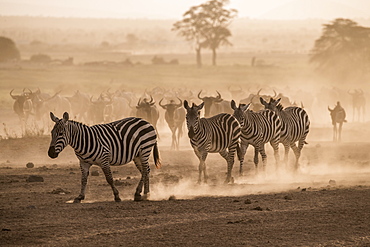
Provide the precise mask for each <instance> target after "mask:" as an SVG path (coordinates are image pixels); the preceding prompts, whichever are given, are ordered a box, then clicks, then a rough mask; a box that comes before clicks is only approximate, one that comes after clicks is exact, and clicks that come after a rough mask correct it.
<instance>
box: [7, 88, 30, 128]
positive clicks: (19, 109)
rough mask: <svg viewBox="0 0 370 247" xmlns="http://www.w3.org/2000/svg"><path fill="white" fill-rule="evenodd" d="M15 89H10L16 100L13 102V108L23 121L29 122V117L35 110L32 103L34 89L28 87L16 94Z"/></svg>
mask: <svg viewBox="0 0 370 247" xmlns="http://www.w3.org/2000/svg"><path fill="white" fill-rule="evenodd" d="M13 91H14V89H12V90H11V91H10V96H11V97H12V98H13V99H14V100H15V101H14V104H13V110H14V112H15V113H16V114H17V115H18V117H19V119H20V120H21V122H24V123H25V122H27V119H28V117H29V116H30V114H32V113H33V112H32V111H33V105H32V100H31V96H32V91H31V90H29V89H28V91H27V90H26V89H23V92H22V94H18V95H15V94H13Z"/></svg>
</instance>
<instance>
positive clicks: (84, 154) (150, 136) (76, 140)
mask: <svg viewBox="0 0 370 247" xmlns="http://www.w3.org/2000/svg"><path fill="white" fill-rule="evenodd" d="M50 117H51V120H53V121H54V122H55V125H54V128H53V129H52V131H51V137H52V139H51V143H50V147H49V152H48V155H49V157H50V158H53V159H54V158H57V157H58V155H59V153H60V152H62V150H63V149H64V148H65V147H66V146H67V145H70V146H71V147H72V148H73V149H74V151H75V154H76V156H77V158H78V159H79V160H80V168H81V172H82V176H81V193H80V194H79V196H78V197H76V198H75V199H74V202H75V203H79V202H81V200H84V199H85V189H86V184H87V178H88V175H89V169H90V167H91V166H92V165H98V166H100V167H101V169H102V170H103V172H104V175H105V178H106V180H107V182H108V184H109V185H110V186H111V187H112V190H113V194H114V200H115V201H116V202H119V201H121V199H120V197H119V192H118V190H117V189H116V187H115V186H114V181H113V177H112V173H111V170H110V166H111V165H112V166H116V165H123V164H126V163H128V162H130V161H132V160H133V161H134V163H135V165H136V167H137V168H138V169H139V171H140V172H141V180H140V182H139V184H138V186H137V188H136V193H135V197H134V199H135V201H140V200H142V199H143V200H146V199H148V193H149V172H150V168H149V162H148V160H149V155H150V153H151V151H152V149H153V154H154V163H155V166H156V167H157V168H160V166H161V163H160V159H159V152H158V147H157V135H156V131H155V129H154V127H153V126H152V125H151V124H150V123H148V122H147V121H145V120H143V119H140V118H135V117H129V118H125V119H122V120H118V121H115V122H112V123H107V124H98V125H94V126H91V127H90V126H87V125H85V124H83V123H79V122H76V121H72V120H69V115H68V113H67V112H65V113H64V114H63V118H62V119H59V118H57V117H56V116H54V114H53V113H52V112H50ZM143 185H144V196H143V197H141V195H140V194H141V192H142V189H143Z"/></svg>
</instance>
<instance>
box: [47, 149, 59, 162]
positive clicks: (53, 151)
mask: <svg viewBox="0 0 370 247" xmlns="http://www.w3.org/2000/svg"><path fill="white" fill-rule="evenodd" d="M48 155H49V157H50V158H52V159H55V158H56V157H58V153H57V152H55V147H54V146H50V147H49V151H48Z"/></svg>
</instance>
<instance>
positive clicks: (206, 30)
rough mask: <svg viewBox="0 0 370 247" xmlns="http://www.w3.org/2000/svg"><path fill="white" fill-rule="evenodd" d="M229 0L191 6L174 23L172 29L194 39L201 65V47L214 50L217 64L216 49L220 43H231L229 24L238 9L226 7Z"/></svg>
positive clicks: (189, 39) (216, 0)
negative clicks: (229, 39) (179, 19)
mask: <svg viewBox="0 0 370 247" xmlns="http://www.w3.org/2000/svg"><path fill="white" fill-rule="evenodd" d="M228 3H229V0H211V1H208V2H206V3H204V4H200V5H197V6H193V7H191V8H190V9H189V10H188V11H186V12H185V14H184V15H183V19H182V20H181V21H177V22H176V23H174V25H173V26H174V27H173V29H172V30H174V31H178V33H179V35H180V36H183V37H185V39H186V40H188V41H192V42H193V44H194V46H195V51H196V61H197V65H198V67H201V65H202V60H201V49H202V48H209V49H211V50H212V64H213V65H216V50H217V49H218V48H219V47H220V45H231V43H230V42H229V41H228V37H230V36H231V32H230V30H229V29H228V26H229V25H230V24H231V21H232V20H233V18H234V17H236V14H237V10H235V9H231V10H227V9H225V8H224V6H225V5H226V4H228Z"/></svg>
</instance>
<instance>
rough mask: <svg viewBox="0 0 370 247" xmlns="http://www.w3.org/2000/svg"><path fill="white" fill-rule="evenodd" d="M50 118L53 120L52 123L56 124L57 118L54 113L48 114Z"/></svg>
mask: <svg viewBox="0 0 370 247" xmlns="http://www.w3.org/2000/svg"><path fill="white" fill-rule="evenodd" d="M50 118H51V120H53V122H58V120H59V118H57V117H56V116H55V115H54V113H52V112H50Z"/></svg>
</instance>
